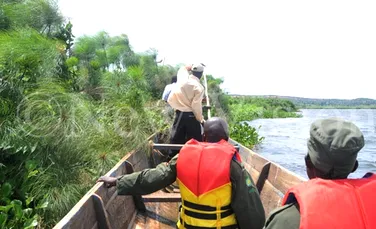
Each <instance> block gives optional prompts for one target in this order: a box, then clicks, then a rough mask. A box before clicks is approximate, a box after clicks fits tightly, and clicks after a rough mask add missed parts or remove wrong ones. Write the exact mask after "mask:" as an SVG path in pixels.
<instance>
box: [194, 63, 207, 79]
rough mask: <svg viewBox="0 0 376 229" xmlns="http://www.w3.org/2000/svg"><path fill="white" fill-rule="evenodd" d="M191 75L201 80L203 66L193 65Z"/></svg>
mask: <svg viewBox="0 0 376 229" xmlns="http://www.w3.org/2000/svg"><path fill="white" fill-rule="evenodd" d="M191 72H192V75H194V76H196V77H197V78H199V79H201V77H202V74H203V72H204V65H203V64H194V65H192V67H191Z"/></svg>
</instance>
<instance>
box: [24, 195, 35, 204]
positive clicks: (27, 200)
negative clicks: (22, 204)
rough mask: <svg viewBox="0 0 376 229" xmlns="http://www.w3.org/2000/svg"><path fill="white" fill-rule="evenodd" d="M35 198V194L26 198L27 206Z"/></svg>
mask: <svg viewBox="0 0 376 229" xmlns="http://www.w3.org/2000/svg"><path fill="white" fill-rule="evenodd" d="M33 200H34V197H33V196H29V197H28V198H27V199H26V206H29V204H30V203H31V202H32V201H33Z"/></svg>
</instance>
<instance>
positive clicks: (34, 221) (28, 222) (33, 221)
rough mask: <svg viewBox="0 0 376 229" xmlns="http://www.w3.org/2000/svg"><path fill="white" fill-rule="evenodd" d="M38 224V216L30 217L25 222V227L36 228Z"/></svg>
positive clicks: (27, 228)
mask: <svg viewBox="0 0 376 229" xmlns="http://www.w3.org/2000/svg"><path fill="white" fill-rule="evenodd" d="M36 226H38V220H37V219H36V218H32V219H28V220H26V222H25V223H24V227H23V228H24V229H29V228H35V227H36Z"/></svg>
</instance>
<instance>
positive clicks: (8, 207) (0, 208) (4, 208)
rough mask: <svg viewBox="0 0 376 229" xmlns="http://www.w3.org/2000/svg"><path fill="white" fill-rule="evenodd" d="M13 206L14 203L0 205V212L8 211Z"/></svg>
mask: <svg viewBox="0 0 376 229" xmlns="http://www.w3.org/2000/svg"><path fill="white" fill-rule="evenodd" d="M12 207H13V205H6V206H0V212H4V213H8V211H9V209H11V208H12Z"/></svg>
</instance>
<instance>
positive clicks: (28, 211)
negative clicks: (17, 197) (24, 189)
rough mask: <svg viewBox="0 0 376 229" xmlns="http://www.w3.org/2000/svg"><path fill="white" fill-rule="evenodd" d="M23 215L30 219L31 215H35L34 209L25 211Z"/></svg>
mask: <svg viewBox="0 0 376 229" xmlns="http://www.w3.org/2000/svg"><path fill="white" fill-rule="evenodd" d="M22 213H23V215H24V216H25V218H30V217H31V215H32V214H33V209H32V208H26V209H23V210H22Z"/></svg>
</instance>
